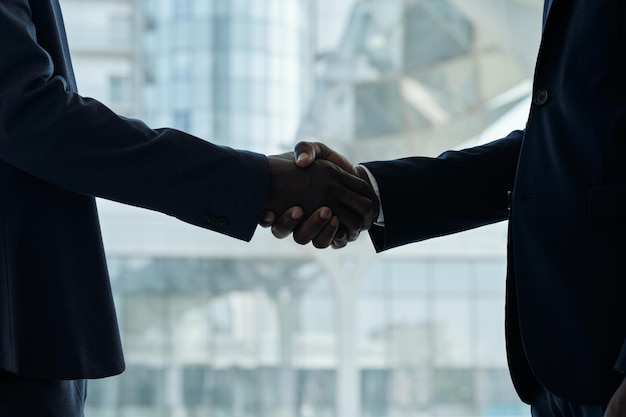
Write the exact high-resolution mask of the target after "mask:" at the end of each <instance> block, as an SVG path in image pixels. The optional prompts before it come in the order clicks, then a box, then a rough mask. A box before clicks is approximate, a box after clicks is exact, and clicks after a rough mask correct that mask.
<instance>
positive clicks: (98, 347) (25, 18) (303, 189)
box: [0, 0, 378, 417]
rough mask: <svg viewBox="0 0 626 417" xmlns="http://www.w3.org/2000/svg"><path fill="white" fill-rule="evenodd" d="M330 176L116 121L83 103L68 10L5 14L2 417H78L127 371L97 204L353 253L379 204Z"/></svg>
mask: <svg viewBox="0 0 626 417" xmlns="http://www.w3.org/2000/svg"><path fill="white" fill-rule="evenodd" d="M322 162H323V163H320V164H317V165H316V166H314V167H313V169H312V170H309V169H307V170H301V169H299V168H297V167H296V165H295V164H294V161H293V157H292V156H291V154H289V155H279V156H273V157H265V156H264V155H259V154H255V153H251V152H245V151H238V150H233V149H230V148H226V147H220V146H216V145H213V144H210V143H208V142H206V141H204V140H201V139H198V138H195V137H193V136H190V135H187V134H185V133H183V132H180V131H176V130H173V129H160V130H153V129H150V128H148V127H147V126H146V125H145V124H143V123H142V122H140V121H137V120H130V119H126V118H124V117H120V116H118V115H116V114H114V113H113V112H111V111H110V110H109V109H107V108H106V107H105V106H104V105H102V104H101V103H99V102H98V101H95V100H92V99H87V98H84V97H81V96H80V95H79V94H78V93H77V87H76V84H75V81H74V76H73V73H72V67H71V63H70V57H69V52H68V47H67V42H66V38H65V33H64V28H63V22H62V17H61V11H60V7H59V4H58V0H3V1H2V2H0V416H2V417H15V416H20V417H21V416H24V417H38V416H43V415H45V416H63V417H73V416H80V415H82V407H83V401H84V396H85V386H86V383H85V379H86V378H100V377H106V376H110V375H115V374H118V373H120V372H122V371H123V370H124V359H123V355H122V349H121V346H120V340H119V334H118V328H117V323H116V318H115V311H114V306H113V302H112V297H111V290H110V286H109V279H108V275H107V268H106V264H105V259H104V252H103V248H102V241H101V236H100V230H99V224H98V218H97V213H96V205H95V201H94V197H95V196H98V197H103V198H107V199H111V200H115V201H119V202H123V203H127V204H132V205H135V206H139V207H145V208H148V209H152V210H157V211H160V212H163V213H165V214H168V215H171V216H175V217H177V218H179V219H181V220H183V221H185V222H188V223H191V224H194V225H196V226H199V227H203V228H206V229H210V230H213V231H217V232H219V233H223V234H226V235H228V236H231V237H234V238H238V239H244V240H250V239H251V237H252V234H253V233H254V230H255V228H256V226H257V223H258V222H259V220H260V219H261V217H262V216H263V212H264V211H268V210H271V211H272V212H275V213H285V214H284V215H285V216H289V217H290V218H295V219H296V220H298V219H301V218H305V217H306V218H309V219H310V221H311V222H312V223H311V224H317V225H323V226H324V229H323V230H325V232H322V233H320V234H317V235H316V236H315V237H313V238H312V239H313V242H314V243H315V244H317V245H328V244H329V242H330V240H331V239H332V238H333V235H334V233H335V232H336V231H337V230H339V228H340V226H341V229H342V230H344V231H345V233H344V234H343V235H342V236H343V237H342V242H343V243H342V244H345V243H346V242H347V241H348V240H353V239H355V238H356V236H357V235H358V233H359V231H360V230H361V229H364V228H367V227H368V225H369V224H371V222H372V220H373V216H374V213H375V208H376V207H377V206H378V203H377V200H376V196H375V195H374V194H373V193H372V191H371V189H370V187H369V186H368V184H367V183H366V182H365V181H363V180H362V179H360V178H357V177H355V176H352V175H349V174H347V173H346V172H344V171H343V170H341V169H339V168H337V167H336V166H334V165H333V164H331V163H329V162H326V161H322ZM296 205H297V206H299V207H295V208H291V207H292V206H296ZM321 206H327V207H321ZM320 207H321V208H320ZM309 216H310V217H309Z"/></svg>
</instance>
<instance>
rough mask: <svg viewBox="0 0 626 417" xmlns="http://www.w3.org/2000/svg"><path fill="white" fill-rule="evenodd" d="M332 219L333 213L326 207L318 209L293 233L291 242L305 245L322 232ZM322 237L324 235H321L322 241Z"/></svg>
mask: <svg viewBox="0 0 626 417" xmlns="http://www.w3.org/2000/svg"><path fill="white" fill-rule="evenodd" d="M332 217H333V213H332V211H331V210H330V209H329V208H328V207H320V208H318V209H317V210H315V211H314V212H313V213H312V214H311V215H310V216H309V217H308V218H307V219H305V220H304V221H302V222H301V223H300V224H299V225H298V227H297V228H296V230H294V231H293V240H295V241H296V242H297V243H299V244H301V245H306V244H307V243H309V242H311V241H312V240H313V239H315V238H316V237H317V236H318V235H319V234H320V233H321V232H322V230H324V228H325V227H326V225H327V224H328V223H329V222H330V220H331V218H332ZM323 237H324V235H322V239H323ZM329 241H330V239H329Z"/></svg>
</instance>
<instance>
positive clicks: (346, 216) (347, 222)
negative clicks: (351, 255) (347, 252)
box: [333, 205, 364, 242]
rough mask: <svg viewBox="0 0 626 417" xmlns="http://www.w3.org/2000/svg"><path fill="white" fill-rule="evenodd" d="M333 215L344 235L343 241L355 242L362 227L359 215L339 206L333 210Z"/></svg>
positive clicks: (361, 219)
mask: <svg viewBox="0 0 626 417" xmlns="http://www.w3.org/2000/svg"><path fill="white" fill-rule="evenodd" d="M333 214H334V215H335V216H337V218H338V219H339V224H340V226H341V227H342V228H343V230H344V233H345V239H346V240H347V241H348V242H352V241H354V240H356V239H357V238H358V237H359V233H360V232H361V230H363V227H364V226H363V218H362V217H361V215H359V214H358V213H355V212H354V211H352V210H351V209H349V208H347V207H345V206H341V205H340V206H337V207H336V208H335V210H334V211H333Z"/></svg>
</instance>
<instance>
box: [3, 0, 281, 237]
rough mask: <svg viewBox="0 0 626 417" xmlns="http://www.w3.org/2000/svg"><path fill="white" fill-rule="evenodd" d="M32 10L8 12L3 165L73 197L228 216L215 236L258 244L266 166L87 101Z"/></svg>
mask: <svg viewBox="0 0 626 417" xmlns="http://www.w3.org/2000/svg"><path fill="white" fill-rule="evenodd" d="M29 4H31V3H30V2H28V1H27V0H6V1H3V2H2V3H1V4H0V159H2V160H3V161H4V162H6V163H7V164H9V165H10V166H11V167H14V168H17V169H16V170H15V171H16V172H18V171H19V172H25V173H27V174H29V175H31V176H34V177H36V178H38V179H41V180H44V181H46V182H49V183H51V184H54V185H56V186H58V187H61V188H65V189H67V190H70V191H72V192H75V193H80V194H85V195H90V196H97V197H102V198H106V199H110V200H115V201H119V202H122V203H126V204H131V205H135V206H139V207H144V208H148V209H152V210H157V211H160V212H163V213H166V214H168V215H172V216H175V217H178V218H180V219H181V220H183V221H185V222H188V223H191V224H194V225H197V226H201V227H207V228H212V224H214V223H212V222H211V221H207V219H215V218H219V219H222V221H221V222H220V225H221V227H220V228H218V229H216V230H218V231H220V232H222V233H225V234H228V235H230V236H233V237H237V238H240V239H246V240H249V239H250V238H251V237H252V234H253V233H254V230H255V228H256V225H257V223H258V220H259V218H260V215H261V212H262V208H263V204H264V203H265V198H266V195H267V189H268V183H269V168H268V164H267V160H266V158H265V157H264V156H263V155H259V154H254V153H250V152H245V151H237V150H233V149H230V148H227V147H221V146H216V145H213V144H210V143H208V142H206V141H204V140H201V139H199V138H196V137H193V136H191V135H188V134H185V133H183V132H180V131H176V130H173V129H160V130H154V129H150V128H149V127H148V126H146V125H145V124H144V123H142V122H140V121H137V120H131V119H127V118H124V117H120V116H118V115H116V114H114V113H113V112H112V111H110V110H109V109H108V108H107V107H105V106H104V105H103V104H101V103H99V102H98V101H96V100H92V99H88V98H83V97H81V96H80V95H78V94H77V93H76V92H75V90H74V88H72V83H73V80H71V76H63V71H61V70H59V68H55V65H56V62H54V60H53V59H52V58H51V56H50V54H49V53H48V51H47V50H46V49H45V48H43V47H42V46H41V45H42V43H41V41H42V40H41V39H38V36H41V33H38V32H37V31H38V29H39V28H36V27H35V24H34V23H33V16H32V13H33V11H32V10H31V8H30V6H29ZM50 19H53V17H51V18H50ZM52 21H53V20H52ZM60 37H63V36H60ZM67 65H68V66H69V63H67ZM225 225H228V226H227V227H224V226H225Z"/></svg>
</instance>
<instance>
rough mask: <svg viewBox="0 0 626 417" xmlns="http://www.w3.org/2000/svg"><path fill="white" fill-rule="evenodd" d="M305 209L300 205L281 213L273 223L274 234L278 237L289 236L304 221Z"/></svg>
mask: <svg viewBox="0 0 626 417" xmlns="http://www.w3.org/2000/svg"><path fill="white" fill-rule="evenodd" d="M303 216H304V211H302V208H300V207H291V208H289V209H287V210H285V212H284V213H283V214H281V215H280V216H279V217H278V218H277V219H276V220H275V221H274V223H273V224H272V234H273V235H274V236H275V237H277V238H278V239H284V238H286V237H287V236H289V235H290V234H291V233H292V232H293V230H294V229H295V228H296V227H297V226H298V224H299V223H300V222H301V221H302V217H303Z"/></svg>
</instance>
